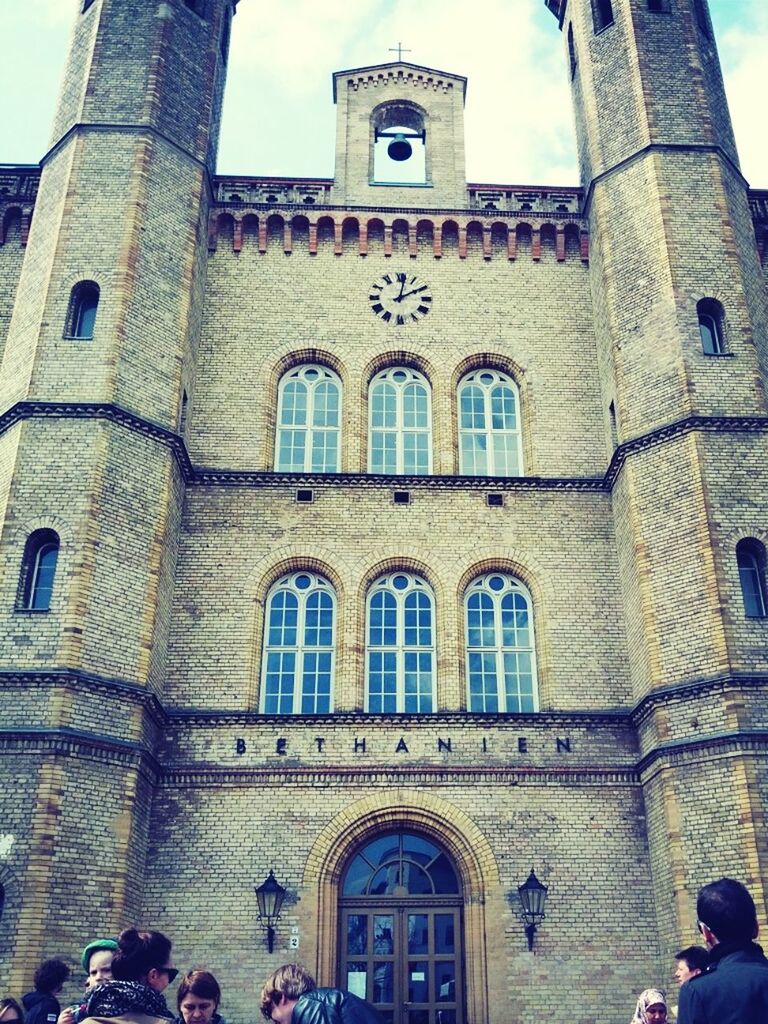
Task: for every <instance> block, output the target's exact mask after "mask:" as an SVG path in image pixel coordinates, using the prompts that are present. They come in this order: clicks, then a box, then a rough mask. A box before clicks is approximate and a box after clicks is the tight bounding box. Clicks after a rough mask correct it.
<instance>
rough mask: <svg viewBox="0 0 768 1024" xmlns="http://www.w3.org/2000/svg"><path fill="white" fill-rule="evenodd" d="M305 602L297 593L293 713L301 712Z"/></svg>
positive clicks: (301, 595) (302, 595)
mask: <svg viewBox="0 0 768 1024" xmlns="http://www.w3.org/2000/svg"><path fill="white" fill-rule="evenodd" d="M306 606H307V602H306V600H305V595H304V594H299V607H298V610H297V613H296V670H295V673H294V677H293V713H294V715H299V714H301V694H302V690H303V687H304V621H305V612H306Z"/></svg>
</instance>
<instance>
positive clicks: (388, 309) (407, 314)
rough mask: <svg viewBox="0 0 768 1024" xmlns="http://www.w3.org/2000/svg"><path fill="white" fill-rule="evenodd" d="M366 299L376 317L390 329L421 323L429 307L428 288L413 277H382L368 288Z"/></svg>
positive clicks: (385, 275)
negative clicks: (416, 322) (389, 326)
mask: <svg viewBox="0 0 768 1024" xmlns="http://www.w3.org/2000/svg"><path fill="white" fill-rule="evenodd" d="M368 299H369V301H370V303H371V309H372V310H373V312H374V313H375V314H376V316H378V317H381V319H382V320H383V321H384V322H385V323H388V324H390V325H391V326H393V327H403V326H404V325H405V324H410V323H413V322H414V321H415V320H420V319H421V318H422V317H423V316H426V315H427V313H428V312H429V310H430V307H431V305H432V295H431V294H430V287H429V285H428V284H424V282H423V281H421V280H419V278H418V277H416V275H415V274H384V276H383V277H380V278H379V280H378V281H377V282H376V283H375V284H373V285H371V291H370V294H369V296H368Z"/></svg>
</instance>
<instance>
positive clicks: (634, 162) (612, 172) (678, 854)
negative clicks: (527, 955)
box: [546, 0, 768, 955]
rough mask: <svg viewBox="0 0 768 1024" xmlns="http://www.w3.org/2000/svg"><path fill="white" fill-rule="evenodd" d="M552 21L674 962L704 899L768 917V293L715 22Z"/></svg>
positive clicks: (635, 16)
mask: <svg viewBox="0 0 768 1024" xmlns="http://www.w3.org/2000/svg"><path fill="white" fill-rule="evenodd" d="M546 2H547V6H548V7H549V8H550V10H552V11H553V13H555V14H556V16H557V17H558V20H559V22H560V26H561V29H562V31H563V37H564V45H565V56H566V62H567V67H568V72H569V76H570V79H571V86H572V92H573V101H574V108H575V115H576V127H577V138H578V150H579V157H580V165H581V174H582V183H583V187H584V196H585V198H584V202H585V215H586V216H587V217H588V220H589V227H590V237H591V241H592V244H591V259H590V274H591V289H592V300H593V310H594V321H595V333H596V337H597V343H598V355H599V360H600V375H601V381H602V394H603V403H604V416H605V428H606V448H607V450H608V453H609V454H610V455H611V456H612V464H611V469H610V472H609V474H608V477H609V480H610V481H611V483H612V489H613V490H612V496H613V508H614V517H615V530H616V536H617V548H618V551H619V556H620V570H621V583H622V591H623V597H624V607H625V618H626V630H627V636H628V642H629V655H630V667H631V672H632V679H633V686H634V697H635V701H636V703H635V707H634V712H633V715H634V718H635V721H636V724H637V727H638V732H639V737H640V745H641V755H642V756H641V761H640V772H641V780H642V783H643V787H644V792H645V799H646V810H647V814H648V832H649V842H650V850H651V862H652V868H653V880H654V886H655V888H656V897H657V898H656V903H657V907H658V918H659V932H660V936H661V943H662V950H663V952H664V954H665V955H670V954H671V953H672V952H673V950H674V946H675V944H680V945H682V944H684V943H685V942H688V941H691V939H692V937H693V936H695V934H696V922H695V916H694V913H695V912H694V907H695V893H696V890H697V888H698V887H699V886H700V885H701V884H702V883H703V882H706V881H709V880H711V878H712V877H716V875H722V874H730V875H734V876H736V877H739V878H742V879H743V880H744V881H745V882H746V883H747V885H748V886H749V887H750V888H751V890H752V892H753V893H754V895H755V897H756V901H757V903H758V906H759V907H760V906H761V904H762V906H763V907H764V905H765V891H764V889H763V885H764V883H763V879H764V878H765V877H766V875H767V873H768V842H767V837H766V832H765V811H766V807H765V791H764V788H762V789H761V772H764V771H765V763H766V762H765V751H764V750H762V751H761V753H760V754H759V755H756V756H754V757H753V756H752V742H753V739H752V736H751V729H752V728H753V727H754V726H755V724H756V723H757V722H758V721H759V720H760V716H761V714H762V711H761V709H763V708H764V707H765V703H766V693H767V691H768V619H767V618H766V617H765V616H755V615H753V614H751V612H750V610H749V608H748V607H747V602H746V599H745V594H744V587H743V584H742V582H741V580H740V563H739V557H738V551H737V549H738V548H739V546H740V545H743V544H744V543H745V542H748V543H749V544H750V545H752V546H753V547H752V550H757V549H758V548H759V549H760V550H762V551H763V552H764V551H765V545H766V542H768V536H766V528H765V524H766V522H768V498H767V497H766V495H768V477H767V475H766V458H765V455H766V445H767V444H768V405H767V404H766V380H767V379H768V375H767V368H768V340H767V333H766V331H767V323H766V291H765V284H764V281H763V278H762V276H761V271H760V264H759V258H758V252H757V247H756V243H755V235H754V229H753V225H752V220H751V217H750V211H749V205H748V186H747V183H746V181H745V180H744V178H743V176H742V174H741V171H740V168H739V162H738V156H737V153H736V147H735V144H734V138H733V132H732V128H731V123H730V118H729V114H728V108H727V103H726V99H725V93H724V88H723V82H722V76H721V72H720V66H719V62H718V56H717V50H716V46H715V41H714V38H713V30H712V24H711V20H710V16H709V11H708V8H707V4H706V2H705V0H546ZM612 421H613V422H612ZM763 569H764V566H763ZM715 750H717V751H718V752H719V754H720V755H721V759H720V760H719V762H718V765H717V767H714V765H713V763H712V761H711V758H712V757H713V751H715ZM705 763H706V765H707V769H706V771H707V778H708V779H709V782H708V785H707V792H705V793H702V791H701V786H700V778H702V777H704V774H703V766H704V764H705ZM713 872H714V874H713ZM673 894H674V895H673ZM763 912H764V911H763Z"/></svg>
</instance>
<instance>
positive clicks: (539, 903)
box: [517, 868, 548, 951]
mask: <svg viewBox="0 0 768 1024" xmlns="http://www.w3.org/2000/svg"><path fill="white" fill-rule="evenodd" d="M547 891H548V890H547V886H546V885H542V884H541V882H540V881H539V880H538V878H537V877H536V875H535V874H534V872H533V868H531V873H530V875H528V878H527V879H526V881H525V882H523V884H522V885H520V886H518V889H517V892H518V895H519V896H520V903H521V905H522V908H523V916H524V918H525V934H526V935H527V936H528V949H529V950H531V951H532V950H533V937H534V935H535V934H536V929H537V928H538V926H539V925H540V924H541V922H542V921H543V920H544V904H545V903H546V902H547Z"/></svg>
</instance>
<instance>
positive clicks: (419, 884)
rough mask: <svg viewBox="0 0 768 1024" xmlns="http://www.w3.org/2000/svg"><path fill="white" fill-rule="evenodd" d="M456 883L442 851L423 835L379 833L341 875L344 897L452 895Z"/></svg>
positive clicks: (454, 873)
mask: <svg viewBox="0 0 768 1024" xmlns="http://www.w3.org/2000/svg"><path fill="white" fill-rule="evenodd" d="M458 891H459V882H458V879H457V877H456V872H455V870H454V868H453V865H452V864H451V862H450V861H449V860H448V857H447V856H446V855H445V853H444V852H443V851H442V850H441V849H440V848H439V847H438V846H436V845H435V844H434V843H432V842H430V840H429V839H425V838H424V836H419V835H414V834H412V833H409V832H400V833H395V834H389V835H385V836H379V837H378V838H377V839H374V840H372V841H371V842H370V843H368V844H367V846H365V847H363V849H362V850H360V851H359V853H358V854H357V855H356V856H355V857H354V859H353V860H352V862H351V863H350V865H349V867H348V868H347V870H346V872H345V874H344V885H343V893H344V896H375V897H376V898H377V899H378V898H381V897H386V896H394V897H402V896H433V895H453V894H455V893H458Z"/></svg>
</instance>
